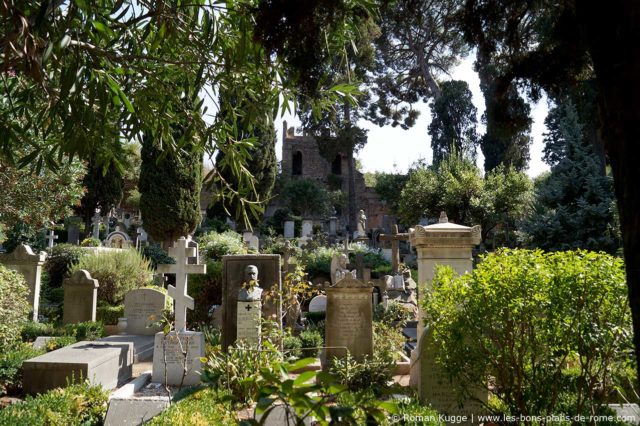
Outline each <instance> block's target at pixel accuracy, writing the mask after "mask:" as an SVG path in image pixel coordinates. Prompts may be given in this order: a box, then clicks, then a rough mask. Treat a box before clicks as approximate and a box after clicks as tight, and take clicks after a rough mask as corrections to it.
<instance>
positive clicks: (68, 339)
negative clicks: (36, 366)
mask: <svg viewBox="0 0 640 426" xmlns="http://www.w3.org/2000/svg"><path fill="white" fill-rule="evenodd" d="M77 341H78V340H77V339H76V338H75V337H74V336H58V337H54V338H53V339H51V340H49V341H48V342H47V344H46V349H47V352H51V351H55V350H58V349H60V348H64V347H65V346H69V345H73V344H74V343H76V342H77Z"/></svg>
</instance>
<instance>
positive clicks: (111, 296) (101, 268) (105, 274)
mask: <svg viewBox="0 0 640 426" xmlns="http://www.w3.org/2000/svg"><path fill="white" fill-rule="evenodd" d="M79 269H86V270H87V271H89V273H90V274H91V278H95V279H97V280H98V283H99V284H100V287H98V300H103V301H105V302H107V303H109V304H110V305H117V304H119V303H122V301H123V300H124V295H125V294H126V293H127V292H129V291H130V290H134V289H136V288H140V287H144V286H145V285H146V284H148V283H150V282H151V276H152V270H151V265H150V263H149V261H148V260H147V259H145V258H143V257H142V256H141V255H140V253H138V252H137V251H136V250H133V249H130V250H118V251H109V252H104V253H94V254H90V255H87V256H84V257H82V258H81V259H80V262H78V264H77V265H76V266H74V267H73V271H72V272H75V271H77V270H79Z"/></svg>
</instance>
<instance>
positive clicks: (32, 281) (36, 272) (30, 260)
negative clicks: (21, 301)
mask: <svg viewBox="0 0 640 426" xmlns="http://www.w3.org/2000/svg"><path fill="white" fill-rule="evenodd" d="M46 259H47V253H45V252H43V251H41V252H40V253H38V254H35V253H34V252H33V250H32V249H31V247H29V246H28V245H26V244H20V245H19V246H18V247H16V249H15V250H14V251H13V252H11V253H6V254H5V253H2V254H0V263H2V264H3V265H4V266H6V267H7V268H9V269H11V270H13V271H16V272H19V273H21V274H22V275H23V276H24V279H25V281H26V282H27V285H28V286H29V296H28V301H29V305H30V306H31V309H32V317H31V319H32V320H33V321H38V307H39V306H40V281H41V277H42V265H44V262H45V260H46Z"/></svg>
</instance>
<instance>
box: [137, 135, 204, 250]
mask: <svg viewBox="0 0 640 426" xmlns="http://www.w3.org/2000/svg"><path fill="white" fill-rule="evenodd" d="M176 140H178V138H176ZM158 145H159V144H158V143H157V142H156V141H155V140H153V138H151V137H148V136H145V137H144V138H143V142H142V150H141V152H140V155H141V158H142V164H141V166H140V181H139V184H138V186H139V191H140V212H141V214H142V220H143V222H144V229H145V231H147V232H148V233H149V235H150V236H151V237H152V238H153V239H154V240H156V241H159V242H162V243H163V244H164V245H165V246H168V245H169V244H170V243H171V242H173V241H175V240H177V239H178V238H180V237H182V236H187V235H189V234H191V233H193V231H194V230H195V228H196V226H198V224H199V223H200V219H201V214H200V190H201V188H202V150H201V148H198V147H197V144H196V143H194V142H193V141H188V140H187V141H185V140H182V141H181V143H179V144H178V147H176V148H175V149H174V150H168V149H165V150H162V149H160V147H159V146H158Z"/></svg>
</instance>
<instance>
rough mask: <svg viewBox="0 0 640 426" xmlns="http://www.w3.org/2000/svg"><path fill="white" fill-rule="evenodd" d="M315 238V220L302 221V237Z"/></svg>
mask: <svg viewBox="0 0 640 426" xmlns="http://www.w3.org/2000/svg"><path fill="white" fill-rule="evenodd" d="M311 236H313V220H311V219H305V220H303V221H302V237H303V238H304V237H311Z"/></svg>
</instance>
